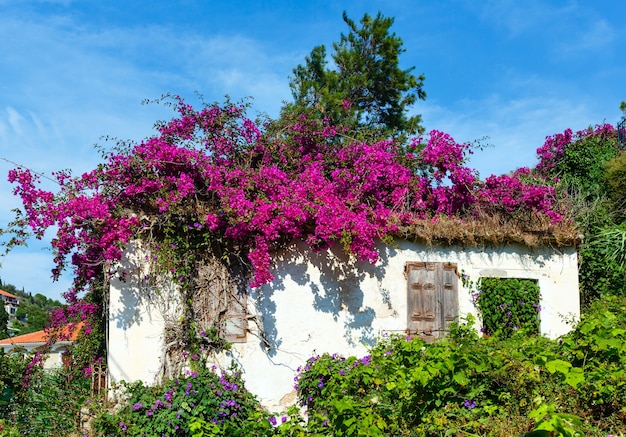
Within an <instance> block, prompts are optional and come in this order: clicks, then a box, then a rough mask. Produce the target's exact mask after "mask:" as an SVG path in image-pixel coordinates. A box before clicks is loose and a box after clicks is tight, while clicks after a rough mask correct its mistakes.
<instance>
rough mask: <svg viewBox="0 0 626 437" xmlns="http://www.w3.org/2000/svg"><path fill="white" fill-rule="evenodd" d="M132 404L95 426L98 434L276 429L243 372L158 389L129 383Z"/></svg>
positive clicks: (192, 377)
mask: <svg viewBox="0 0 626 437" xmlns="http://www.w3.org/2000/svg"><path fill="white" fill-rule="evenodd" d="M124 388H125V392H126V394H127V396H128V400H127V402H126V403H125V405H124V407H123V408H122V409H121V410H119V411H118V412H117V413H114V414H112V413H108V412H105V413H104V414H102V415H101V416H100V417H99V418H97V420H96V421H95V422H94V429H95V431H96V435H98V436H116V435H123V436H142V435H149V436H161V435H166V436H174V435H177V436H178V435H180V436H192V435H193V436H197V437H201V436H204V435H211V436H213V435H221V436H231V435H232V436H239V435H263V434H264V432H265V431H267V430H270V429H272V425H271V423H270V421H269V420H268V418H269V415H268V414H266V413H264V412H263V411H262V409H261V407H260V404H259V402H258V400H257V399H256V397H255V396H254V395H252V394H251V393H250V392H248V391H247V390H246V389H245V387H244V384H243V380H242V379H241V376H240V374H239V373H238V372H236V371H234V372H226V371H222V372H221V373H217V372H216V369H215V368H211V369H207V368H206V367H204V366H199V368H198V371H193V372H191V371H189V372H186V373H185V374H184V375H181V376H179V377H178V378H176V379H173V380H169V381H166V382H165V383H164V384H163V385H161V386H158V387H147V386H145V385H144V384H143V383H141V382H136V383H134V384H125V385H124Z"/></svg>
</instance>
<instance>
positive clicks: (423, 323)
mask: <svg viewBox="0 0 626 437" xmlns="http://www.w3.org/2000/svg"><path fill="white" fill-rule="evenodd" d="M406 273H407V286H408V290H407V298H408V313H409V314H408V316H409V317H408V319H409V320H408V329H409V332H410V333H411V334H417V335H419V336H420V337H421V338H423V339H424V340H426V341H428V342H430V341H434V340H435V339H437V338H440V337H442V336H444V335H445V334H446V332H447V331H448V330H449V324H450V322H452V321H454V320H455V319H456V318H457V315H458V283H459V277H458V276H457V270H456V265H455V264H450V263H434V262H419V263H408V264H407V266H406Z"/></svg>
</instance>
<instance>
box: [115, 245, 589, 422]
mask: <svg viewBox="0 0 626 437" xmlns="http://www.w3.org/2000/svg"><path fill="white" fill-rule="evenodd" d="M380 254H381V258H380V260H379V262H378V263H377V264H376V265H370V264H367V263H360V262H350V261H349V260H348V259H347V258H346V257H345V255H343V254H341V253H339V252H319V253H312V252H310V251H306V250H304V247H303V246H299V245H294V246H292V247H290V248H289V249H288V250H285V251H284V252H283V253H280V254H278V255H277V256H276V257H275V268H274V270H273V272H274V274H275V280H274V281H273V282H272V283H271V284H267V285H265V286H263V287H261V288H260V289H257V290H251V291H250V294H249V299H248V305H249V309H250V312H251V314H252V315H254V316H256V317H255V318H256V320H257V323H255V322H254V321H252V322H251V323H249V326H248V328H249V331H250V332H249V333H248V335H247V341H246V342H245V343H237V344H234V345H233V348H232V351H230V352H229V353H228V355H225V356H223V357H221V363H220V364H222V365H223V366H225V367H226V366H227V365H228V362H229V361H230V360H231V359H234V360H236V361H237V362H238V363H239V364H240V365H241V367H242V369H243V373H244V379H245V380H246V386H247V388H248V389H249V390H250V391H251V392H253V393H255V394H256V395H257V396H259V398H260V399H261V400H262V402H263V403H264V405H265V406H266V407H268V408H269V409H271V410H276V411H278V410H281V409H283V408H284V407H285V406H286V405H289V404H291V403H293V402H294V401H295V392H294V391H293V378H294V376H295V375H296V372H297V368H298V367H299V366H301V365H302V364H303V363H304V362H305V361H306V359H308V358H309V357H310V356H312V355H315V354H321V353H324V352H329V353H335V352H337V353H339V354H341V355H345V356H348V355H357V356H362V355H365V354H366V353H367V350H368V348H369V347H370V346H372V345H374V344H375V342H376V339H377V338H379V337H381V336H383V335H386V334H387V333H394V332H398V333H400V332H404V330H405V329H406V328H407V311H408V309H407V283H406V278H405V276H404V271H405V265H406V263H408V262H450V263H455V264H457V267H458V270H459V271H463V272H464V273H465V274H467V275H469V276H470V278H471V279H472V280H477V279H478V278H479V277H481V276H498V277H509V278H528V279H534V280H536V281H537V282H538V284H539V286H540V289H541V294H542V301H541V306H542V311H541V316H540V317H541V332H542V334H544V335H546V336H549V337H551V338H556V337H558V336H560V335H562V334H564V333H566V332H567V331H568V330H569V329H570V325H568V324H567V323H566V322H565V320H577V319H578V317H579V297H578V271H577V257H576V252H575V250H574V249H573V248H571V249H560V250H555V249H527V248H523V247H520V246H502V247H494V248H486V247H485V248H479V247H474V248H470V247H466V248H462V247H449V248H436V247H427V246H423V245H418V244H414V243H409V242H406V241H400V242H398V245H397V247H389V246H383V245H381V246H380ZM140 288H141V287H137V285H136V284H133V283H132V282H129V281H127V282H125V283H120V282H119V281H117V282H112V284H111V297H110V314H111V320H110V326H109V347H110V349H109V369H110V372H111V375H110V376H111V380H112V381H119V380H126V381H134V380H138V379H141V380H143V381H146V382H151V381H153V380H154V374H155V373H156V370H157V369H158V366H159V362H158V361H159V358H160V350H161V346H162V343H161V338H162V329H163V318H162V316H160V315H159V314H158V313H159V309H158V308H154V307H152V308H151V307H150V300H149V299H146V298H144V297H142V293H141V292H140ZM458 296H459V312H460V315H461V316H463V315H466V314H468V313H473V314H475V311H476V310H475V308H474V306H473V304H472V302H471V290H467V289H464V288H463V285H462V283H461V282H460V281H459V293H458ZM262 333H263V336H264V338H265V339H266V340H267V341H268V342H269V344H270V345H271V348H270V349H269V350H267V349H266V348H265V346H264V341H262V340H261V335H262Z"/></svg>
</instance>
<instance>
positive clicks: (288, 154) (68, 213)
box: [9, 99, 571, 323]
mask: <svg viewBox="0 0 626 437" xmlns="http://www.w3.org/2000/svg"><path fill="white" fill-rule="evenodd" d="M176 108H177V110H178V117H176V118H174V119H173V120H171V121H170V122H168V123H164V124H162V125H161V126H160V127H159V128H158V131H157V133H156V135H154V136H153V137H151V138H149V139H147V140H145V141H143V142H141V143H139V144H136V145H134V146H133V147H130V148H129V149H126V150H120V151H116V152H112V153H110V154H109V155H108V156H107V159H106V161H105V162H104V163H103V164H102V165H100V166H99V167H98V168H96V169H95V170H93V171H91V172H89V173H86V174H84V175H82V176H80V177H75V178H74V177H70V176H69V175H68V174H66V173H64V172H59V173H56V174H55V175H54V176H55V177H56V181H57V182H58V184H59V190H58V191H57V192H54V193H53V192H49V191H44V190H41V189H39V188H38V184H37V177H36V175H34V174H33V173H32V172H31V171H29V170H27V169H23V168H18V169H15V170H12V171H11V172H10V174H9V181H11V182H13V183H15V184H16V188H15V194H16V195H18V196H20V197H21V199H22V202H23V205H24V212H25V220H26V221H25V223H26V224H27V226H29V227H30V229H31V230H32V232H33V233H34V235H35V236H37V237H38V238H41V237H42V236H43V235H44V232H45V231H46V230H47V229H50V228H52V227H55V226H56V236H55V238H54V239H53V240H52V247H53V249H54V254H55V259H54V260H55V263H56V267H55V269H54V272H53V273H54V275H55V277H58V275H59V274H60V272H61V271H62V270H63V269H66V268H68V267H71V268H72V269H73V270H74V277H75V287H74V288H73V289H72V290H69V291H68V293H67V295H66V298H67V300H68V302H69V303H71V304H73V305H74V307H75V308H80V310H79V312H84V313H92V312H94V311H95V309H94V308H93V306H90V305H88V304H85V303H84V302H83V301H82V300H81V299H79V297H78V296H79V294H80V293H81V292H83V291H89V288H90V287H91V286H92V284H94V283H96V282H97V281H99V280H100V279H101V277H102V274H103V271H104V269H106V268H108V267H107V266H109V265H111V263H114V262H115V261H118V260H120V259H121V257H122V254H123V253H124V249H125V246H126V245H127V244H128V242H129V241H131V239H133V238H146V235H148V234H149V233H148V231H147V229H148V227H154V226H170V227H169V228H168V231H167V232H165V231H163V232H162V234H161V235H162V239H163V240H164V241H161V242H160V243H163V244H165V245H166V246H167V247H168V248H169V249H168V252H167V253H166V252H165V251H163V250H160V249H159V248H160V247H161V246H160V245H159V246H157V245H155V246H154V247H153V249H154V252H155V258H156V259H161V258H162V257H165V256H166V255H167V254H170V255H171V254H172V253H176V250H171V249H172V248H177V247H178V248H180V251H183V250H185V251H188V252H189V253H191V252H192V251H193V250H194V249H198V250H200V248H205V246H206V244H207V243H206V241H208V240H210V241H218V240H219V241H224V242H230V243H229V244H231V247H238V248H245V249H243V250H244V253H242V254H241V255H242V256H244V257H246V258H247V262H248V263H249V264H250V265H251V273H252V277H251V280H250V285H251V286H252V287H257V286H260V285H262V284H265V283H268V282H271V281H272V279H273V276H272V273H271V253H272V250H273V249H274V248H276V247H277V245H279V244H282V243H284V242H286V241H290V240H294V239H300V240H302V241H304V242H306V243H308V244H309V245H310V247H311V248H312V249H313V250H323V249H326V248H329V247H331V246H333V245H335V244H341V245H343V247H344V248H345V249H346V250H347V251H348V252H350V253H351V254H353V255H354V256H356V257H357V258H358V259H360V260H366V261H369V262H376V260H377V259H378V254H377V252H376V249H375V245H376V242H377V241H379V240H381V239H383V238H385V237H386V236H388V235H389V234H390V233H393V232H394V231H395V230H396V229H397V226H399V225H411V224H412V223H415V222H416V221H418V220H424V219H431V218H434V217H436V216H438V215H442V214H445V215H449V216H453V217H455V218H458V219H461V220H462V219H463V217H464V216H468V217H469V216H471V214H473V213H475V212H476V211H477V210H481V209H482V210H484V211H486V212H489V211H493V208H494V205H497V206H498V207H499V208H500V211H506V212H509V213H513V212H515V211H516V210H518V209H523V210H525V211H528V210H532V211H534V212H536V214H540V215H545V216H547V217H549V218H550V219H551V220H553V221H558V220H560V219H561V218H562V215H561V212H560V211H559V210H558V208H557V206H556V202H555V195H554V188H553V187H551V186H550V185H549V184H545V183H543V181H541V180H532V177H531V176H530V175H529V174H528V172H524V170H520V171H519V172H516V173H513V174H511V175H503V176H490V177H489V178H487V179H486V180H485V181H481V180H480V179H479V177H478V174H477V173H476V171H474V170H473V169H471V168H469V167H467V166H466V165H465V162H466V158H467V155H468V153H471V150H470V147H469V146H468V145H467V144H459V143H457V142H456V141H454V139H453V138H452V137H451V136H450V135H448V134H445V133H443V132H440V131H432V132H430V134H429V135H428V139H427V140H423V139H419V138H418V139H415V140H413V142H412V143H411V145H410V146H409V152H407V151H406V150H404V149H403V148H401V145H399V144H396V143H395V142H393V141H381V142H376V143H373V144H368V143H364V142H359V141H352V142H350V141H347V140H346V139H345V138H346V137H347V136H346V135H344V134H345V130H344V129H342V128H339V127H334V126H330V125H329V124H328V123H327V122H323V123H318V122H315V121H314V120H308V119H306V117H301V118H300V119H297V121H295V122H293V123H292V124H291V125H289V126H287V127H286V131H285V132H287V133H286V134H285V135H278V134H274V135H268V134H267V133H266V132H263V130H262V129H261V128H260V127H258V126H257V125H256V124H255V123H253V122H252V121H251V120H249V119H247V118H245V116H244V111H243V108H241V107H239V106H236V105H232V104H228V105H224V106H219V105H208V106H206V107H203V108H202V109H200V110H195V109H194V108H192V107H191V106H190V105H188V104H186V103H185V102H183V101H182V99H178V100H177V101H176ZM570 140H571V133H569V134H568V133H567V132H566V133H565V134H563V135H560V136H555V137H554V138H552V139H550V140H549V141H546V145H544V147H543V148H542V149H540V151H538V153H539V154H540V157H541V158H542V164H541V165H543V166H545V167H549V166H550V165H552V164H551V163H552V161H553V160H554V158H555V157H556V156H558V154H559V153H560V150H561V149H562V147H563V144H565V143H567V141H570ZM407 163H409V164H415V165H408V164H407ZM416 167H417V168H421V169H422V171H420V172H419V174H416V172H415V171H414V170H412V169H414V168H416ZM155 223H156V224H155ZM159 223H160V225H159ZM150 235H156V234H155V233H150ZM194 244H195V245H197V246H194ZM224 244H226V243H224ZM203 245H204V246H203ZM164 247H165V246H164ZM203 250H204V249H203ZM167 265H168V269H169V271H170V272H173V273H176V274H175V275H174V276H173V277H178V278H184V275H185V272H184V271H178V272H177V271H176V268H177V267H176V263H173V264H172V263H167ZM71 311H73V310H71ZM71 311H70V312H71ZM61 319H62V317H61V316H60V315H57V316H55V320H57V322H58V323H62V322H63V320H61Z"/></svg>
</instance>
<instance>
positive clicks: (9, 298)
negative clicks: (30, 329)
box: [0, 290, 20, 326]
mask: <svg viewBox="0 0 626 437" xmlns="http://www.w3.org/2000/svg"><path fill="white" fill-rule="evenodd" d="M0 299H2V301H3V302H4V310H5V311H6V312H7V313H8V314H9V326H12V325H13V322H14V321H15V318H16V317H15V314H16V313H17V308H18V307H19V306H20V298H19V297H17V296H16V295H14V294H11V293H8V292H6V291H4V290H0Z"/></svg>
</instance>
